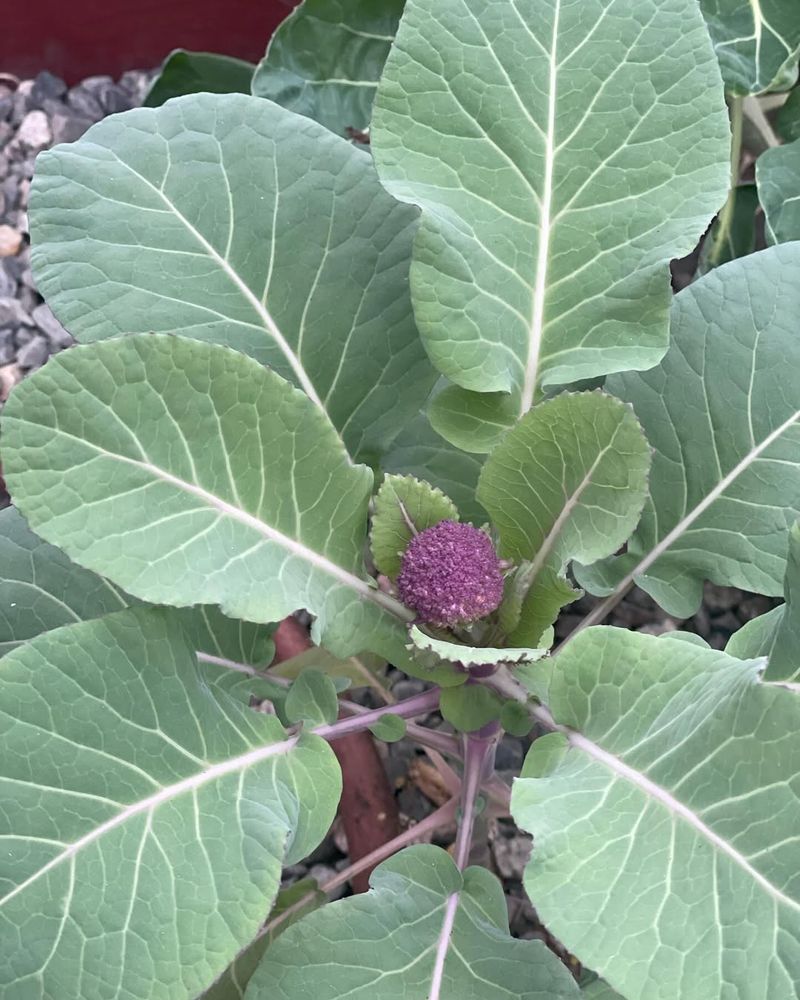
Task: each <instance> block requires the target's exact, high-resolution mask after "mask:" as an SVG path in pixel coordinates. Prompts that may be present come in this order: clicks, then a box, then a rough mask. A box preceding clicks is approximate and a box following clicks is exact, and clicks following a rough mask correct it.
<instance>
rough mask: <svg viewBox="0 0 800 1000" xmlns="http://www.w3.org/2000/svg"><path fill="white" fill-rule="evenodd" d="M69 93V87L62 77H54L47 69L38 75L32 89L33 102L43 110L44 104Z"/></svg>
mask: <svg viewBox="0 0 800 1000" xmlns="http://www.w3.org/2000/svg"><path fill="white" fill-rule="evenodd" d="M66 92H67V85H66V83H64V81H63V80H62V79H61V77H60V76H54V75H53V74H52V73H49V72H48V71H47V70H46V69H45V70H42V72H41V73H39V74H37V76H36V78H35V79H34V81H33V87H32V88H31V101H32V102H33V104H34V105H35V106H36V107H37V108H41V107H42V106H43V104H44V102H45V101H46V100H47V99H48V98H50V99H58V98H60V97H63V96H64V94H66Z"/></svg>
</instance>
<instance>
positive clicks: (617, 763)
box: [532, 705, 800, 912]
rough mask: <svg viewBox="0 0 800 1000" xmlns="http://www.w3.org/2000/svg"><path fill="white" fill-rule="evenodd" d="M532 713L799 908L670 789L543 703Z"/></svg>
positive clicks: (774, 895)
mask: <svg viewBox="0 0 800 1000" xmlns="http://www.w3.org/2000/svg"><path fill="white" fill-rule="evenodd" d="M532 714H533V715H534V716H535V717H536V718H537V719H538V720H539V721H540V722H541V723H543V724H544V725H545V726H546V727H547V728H548V729H551V730H554V731H555V732H559V733H562V734H563V735H564V736H565V737H566V739H567V742H568V743H569V744H570V746H572V747H574V748H575V749H576V750H580V751H581V752H583V753H585V754H586V755H587V756H589V757H591V758H592V759H593V760H596V761H597V762H598V763H600V764H602V765H603V766H604V767H605V768H606V769H607V770H609V771H610V772H611V773H612V774H613V775H614V776H615V777H616V778H621V779H622V780H624V781H626V782H628V783H629V784H631V785H633V786H634V787H635V788H637V789H639V791H641V792H643V793H644V794H645V795H646V796H647V797H648V798H649V799H651V800H653V801H655V802H658V803H659V804H660V805H662V806H663V807H664V808H665V809H667V810H668V811H669V812H670V813H671V814H672V816H674V817H676V818H679V819H681V820H683V821H684V822H685V823H686V825H687V826H690V827H691V828H692V829H693V830H694V831H695V832H696V833H698V834H699V835H700V836H701V837H703V838H704V839H705V840H707V841H708V842H709V843H710V844H711V845H712V846H713V847H715V848H717V849H718V850H719V851H720V852H721V853H723V854H724V855H726V856H727V857H728V858H729V859H730V860H731V861H733V862H734V864H736V865H737V866H738V867H739V868H741V869H742V870H743V871H744V872H745V873H746V874H747V875H749V876H750V878H752V879H753V881H755V882H756V883H758V885H759V886H761V888H762V889H764V891H765V892H766V893H767V894H768V895H769V896H771V897H772V899H774V900H776V902H779V903H782V904H784V905H785V906H788V907H790V908H791V909H793V910H796V911H798V912H800V903H798V902H797V901H796V900H794V899H792V898H791V897H790V896H787V895H785V893H783V892H781V890H780V889H778V888H777V886H775V885H773V884H772V882H770V881H769V879H768V878H766V876H764V875H762V874H761V872H759V871H758V869H756V868H754V867H753V865H751V864H750V862H749V861H748V860H747V858H746V857H745V856H744V855H743V854H741V853H740V852H739V851H737V850H736V848H735V847H734V846H733V845H732V844H730V843H729V842H728V841H727V840H725V839H724V838H723V837H721V836H720V835H719V834H718V833H715V831H714V830H712V829H711V827H709V826H707V825H706V824H705V823H704V822H703V820H702V819H700V817H699V816H698V815H697V813H695V812H694V811H693V810H692V809H690V808H689V807H688V806H687V805H685V804H684V803H683V802H681V801H680V799H677V798H675V796H674V795H673V794H672V793H671V792H669V791H667V789H665V788H662V786H661V785H658V784H656V782H654V781H652V780H651V779H650V778H648V777H647V775H645V774H642V773H641V771H637V770H636V769H635V768H632V767H631V766H630V765H629V764H626V763H625V762H624V761H623V760H620V758H619V757H616V756H615V755H614V754H612V753H609V752H608V751H607V750H604V749H603V748H602V747H601V746H599V745H598V744H597V743H594V742H593V741H592V740H590V739H589V738H588V737H586V736H584V735H583V734H582V733H580V732H578V731H577V730H575V729H571V728H570V727H569V726H562V725H560V724H559V723H557V722H556V721H555V719H554V718H553V716H552V715H551V713H550V712H549V710H548V709H547V708H545V707H544V706H543V705H540V706H536V707H534V708H533V709H532Z"/></svg>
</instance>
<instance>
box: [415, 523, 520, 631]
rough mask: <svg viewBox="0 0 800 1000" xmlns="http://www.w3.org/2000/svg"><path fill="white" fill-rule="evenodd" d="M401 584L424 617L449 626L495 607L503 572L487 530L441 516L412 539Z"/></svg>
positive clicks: (501, 587) (473, 618)
mask: <svg viewBox="0 0 800 1000" xmlns="http://www.w3.org/2000/svg"><path fill="white" fill-rule="evenodd" d="M397 589H398V591H399V592H400V597H401V599H402V600H403V603H404V604H406V605H407V606H408V607H409V608H413V610H414V611H416V612H417V614H418V615H419V618H420V620H421V621H423V622H426V623H427V624H429V625H436V626H439V627H441V628H448V627H449V626H452V625H458V624H459V623H461V622H472V621H475V620H476V619H477V618H484V617H485V616H486V615H488V614H490V613H491V612H492V611H494V610H495V608H497V607H498V606H499V604H500V601H501V599H502V597H503V574H502V571H501V569H500V563H499V560H498V558H497V553H496V552H495V550H494V545H492V540H491V539H490V538H489V536H488V535H486V534H485V533H484V532H483V531H479V530H478V529H477V528H473V527H472V525H471V524H458V523H457V522H455V521H440V522H439V523H438V524H435V525H434V526H433V527H432V528H426V529H425V531H421V532H420V533H419V534H418V535H415V536H414V538H412V540H411V542H410V544H409V546H408V548H407V549H406V551H405V553H404V555H403V559H402V564H401V569H400V575H399V576H398V578H397Z"/></svg>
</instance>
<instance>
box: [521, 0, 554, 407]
mask: <svg viewBox="0 0 800 1000" xmlns="http://www.w3.org/2000/svg"><path fill="white" fill-rule="evenodd" d="M560 15H561V0H556V4H555V7H554V10H553V34H552V39H551V45H550V71H549V85H548V93H547V128H546V131H545V137H544V138H545V156H544V177H543V179H542V197H541V202H540V208H539V211H540V224H539V245H538V248H537V257H536V276H535V278H534V284H533V302H532V315H531V324H530V330H529V332H528V356H527V359H526V363H525V377H524V381H523V385H522V390H521V393H520V415H523V414H525V413H527V411H528V410H529V409H530V408H531V406H532V405H533V397H534V393H535V391H536V379H537V374H538V370H539V354H540V352H541V349H542V336H543V332H544V299H545V292H546V286H547V271H548V267H549V263H550V237H551V228H552V226H551V221H550V214H551V210H552V201H553V173H554V169H555V154H556V150H555V129H556V100H557V90H558V62H557V60H556V46H557V42H558V27H559V20H560ZM520 16H521V15H520Z"/></svg>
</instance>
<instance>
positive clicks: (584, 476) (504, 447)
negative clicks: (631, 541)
mask: <svg viewBox="0 0 800 1000" xmlns="http://www.w3.org/2000/svg"><path fill="white" fill-rule="evenodd" d="M649 466H650V450H649V447H648V444H647V441H646V440H645V438H644V435H643V434H642V430H641V428H640V426H639V424H638V423H637V421H636V417H635V416H634V414H633V411H632V410H631V408H630V407H629V406H626V405H625V404H623V403H621V402H620V401H619V400H617V399H613V398H612V397H610V396H606V395H604V394H603V393H601V392H588V393H579V394H577V393H576V394H568V393H564V394H563V395H561V396H557V397H556V398H555V399H552V400H548V401H547V402H544V403H540V404H539V405H538V406H536V407H534V409H533V410H531V411H530V412H529V413H527V414H526V415H525V416H524V417H523V418H522V419H521V420H520V422H519V423H518V424H517V425H516V427H514V428H513V429H512V430H511V431H509V432H508V433H507V434H506V436H505V437H504V438H503V440H502V441H501V442H500V444H499V445H498V446H497V447H496V448H495V449H494V451H493V452H492V454H491V455H490V456H489V458H488V459H487V460H486V464H485V465H484V467H483V469H482V470H481V475H480V480H479V483H478V499H479V500H480V502H481V503H482V504H483V506H484V507H485V508H486V509H487V510H488V511H489V514H490V515H491V518H492V523H493V525H494V527H495V528H496V530H497V532H498V535H499V538H500V546H499V548H500V554H501V555H502V556H503V557H504V558H510V559H513V560H515V561H517V562H519V563H520V564H521V565H520V567H519V569H518V570H517V573H516V574H515V576H514V578H513V579H512V580H510V581H509V586H508V589H507V593H506V597H507V598H508V599H512V598H513V599H514V606H515V608H516V606H517V605H519V602H520V601H521V602H522V603H521V606H520V613H519V617H518V619H517V624H515V625H514V626H513V631H512V633H511V634H512V641H514V642H519V643H520V644H522V643H525V642H529V643H539V641H540V639H541V636H542V632H543V630H544V629H545V628H546V627H547V625H549V624H551V622H552V620H553V618H552V617H551V618H550V621H547V620H546V618H547V617H550V616H549V615H545V616H544V617H543V616H542V610H543V607H542V600H544V602H545V603H546V604H547V605H548V606H549V608H551V609H552V610H554V611H556V612H557V609H558V607H560V606H561V605H563V604H564V603H568V602H569V601H572V600H574V599H575V596H576V595H575V593H574V591H573V590H572V588H571V587H570V586H569V584H568V583H567V582H566V581H565V580H564V579H563V577H562V574H563V573H564V571H565V569H566V567H567V565H568V563H569V562H570V561H571V560H572V559H579V560H582V561H584V562H585V561H588V560H591V559H596V558H600V557H601V556H602V555H610V554H611V553H612V552H614V551H615V550H616V549H618V548H619V546H620V545H622V544H623V542H625V540H626V539H627V538H628V535H629V534H630V533H631V532H632V531H633V529H634V527H635V526H636V522H637V520H638V519H639V514H640V512H641V510H642V505H643V504H644V501H645V497H646V495H647V472H648V469H649ZM515 588H517V589H518V592H517V593H516V594H514V593H513V590H514V589H515ZM526 594H527V597H526V596H525V595H526ZM559 602H560V603H559ZM505 610H508V606H506V608H505ZM534 623H535V624H534Z"/></svg>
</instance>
